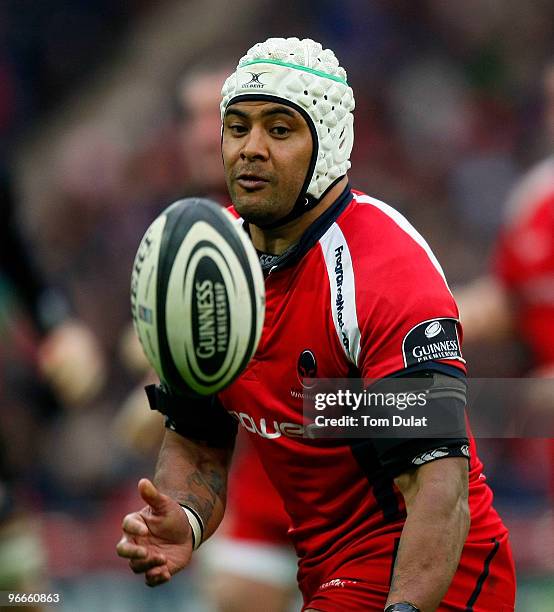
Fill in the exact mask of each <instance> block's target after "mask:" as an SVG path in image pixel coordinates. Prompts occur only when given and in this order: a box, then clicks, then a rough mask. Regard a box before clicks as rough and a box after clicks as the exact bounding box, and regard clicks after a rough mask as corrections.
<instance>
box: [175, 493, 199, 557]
mask: <svg viewBox="0 0 554 612" xmlns="http://www.w3.org/2000/svg"><path fill="white" fill-rule="evenodd" d="M179 505H180V506H181V508H182V509H183V512H184V513H185V514H186V515H187V519H188V521H189V524H190V528H191V529H192V550H196V549H197V548H198V547H199V546H200V544H202V540H203V538H204V524H203V523H202V518H201V517H200V515H199V514H198V512H196V511H195V510H194V509H193V508H191V507H190V506H185V504H179Z"/></svg>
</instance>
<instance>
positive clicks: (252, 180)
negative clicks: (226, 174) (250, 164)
mask: <svg viewBox="0 0 554 612" xmlns="http://www.w3.org/2000/svg"><path fill="white" fill-rule="evenodd" d="M236 181H237V183H238V184H239V185H240V186H241V187H242V188H243V189H245V190H247V191H257V190H258V189H263V188H264V187H265V186H266V185H267V184H268V183H269V180H268V179H266V178H265V177H263V176H260V175H258V174H253V173H250V172H243V173H241V174H239V175H238V176H237V179H236Z"/></svg>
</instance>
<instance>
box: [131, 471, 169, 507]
mask: <svg viewBox="0 0 554 612" xmlns="http://www.w3.org/2000/svg"><path fill="white" fill-rule="evenodd" d="M138 490H139V493H140V496H141V497H142V499H143V500H144V501H145V502H146V503H147V504H148V505H149V506H150V507H151V508H152V510H154V512H164V511H166V510H167V503H168V501H169V498H168V497H167V495H164V494H163V493H160V491H158V489H157V488H156V487H155V486H154V484H153V483H152V482H151V481H150V480H148V478H141V480H140V481H139V483H138Z"/></svg>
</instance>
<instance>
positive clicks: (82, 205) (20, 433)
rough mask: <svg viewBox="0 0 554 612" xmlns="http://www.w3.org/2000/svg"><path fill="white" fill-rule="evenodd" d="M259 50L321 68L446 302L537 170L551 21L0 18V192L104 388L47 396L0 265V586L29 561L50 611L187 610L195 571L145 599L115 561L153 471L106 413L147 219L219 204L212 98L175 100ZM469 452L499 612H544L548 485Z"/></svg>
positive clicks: (181, 14)
mask: <svg viewBox="0 0 554 612" xmlns="http://www.w3.org/2000/svg"><path fill="white" fill-rule="evenodd" d="M272 35H273V36H299V37H310V38H314V39H315V40H319V41H320V42H322V44H323V45H324V46H329V47H331V48H332V49H334V50H335V52H336V54H337V56H338V57H339V59H340V61H341V63H342V65H343V66H345V67H346V69H347V72H348V80H349V83H350V84H351V85H352V87H353V89H354V92H355V97H356V111H355V134H356V136H355V143H354V153H353V157H352V164H353V167H352V171H351V173H350V176H351V182H352V184H353V185H354V186H356V187H357V188H359V189H362V190H364V191H366V192H368V193H370V194H371V195H373V196H376V197H378V198H379V199H382V200H384V201H386V202H388V203H389V204H391V205H393V206H395V207H396V208H398V209H399V210H400V211H401V212H403V213H404V214H405V215H406V216H407V217H408V218H409V220H410V221H411V222H412V223H413V224H414V225H415V226H416V227H417V228H418V229H419V231H420V232H421V233H423V235H424V236H425V237H426V238H427V240H428V241H429V243H430V244H431V246H432V248H433V250H434V251H435V253H436V255H437V257H438V259H439V260H440V261H441V263H442V265H443V267H444V269H445V272H446V274H447V277H448V279H449V281H450V283H451V285H453V286H454V287H456V286H461V285H463V284H464V283H467V282H468V281H470V280H472V279H474V278H476V277H477V276H479V275H481V274H483V273H484V272H486V271H487V269H488V267H489V265H490V262H489V260H490V254H491V250H492V248H493V245H494V241H495V236H496V234H497V232H498V229H499V226H500V224H501V222H502V218H503V209H504V205H505V202H506V197H507V194H508V193H509V191H510V189H511V187H512V186H513V184H514V182H515V181H516V180H517V179H518V178H519V177H520V176H521V174H522V172H524V171H525V170H526V169H527V168H528V167H529V166H530V165H531V164H532V163H534V162H536V161H537V160H539V159H540V158H541V157H544V156H545V155H546V154H548V153H549V151H550V152H551V151H552V146H553V145H552V140H553V138H554V135H553V134H550V135H549V134H548V133H547V130H546V129H545V127H544V121H543V118H542V116H543V111H544V107H543V105H544V101H543V97H542V73H543V70H544V67H545V65H546V64H547V62H549V61H552V60H553V59H554V43H553V41H554V3H552V2H551V1H550V0H526V1H525V2H522V1H520V0H464V1H463V2H455V1H446V2H445V1H443V0H394V1H390V0H342V1H341V2H337V1H336V0H318V1H317V2H316V1H315V0H298V1H297V2H295V3H291V4H290V5H289V6H287V7H286V8H285V7H284V4H283V3H282V2H277V1H276V0H256V2H246V1H244V0H235V1H234V2H233V3H231V4H228V3H226V2H224V0H201V1H200V0H178V1H175V0H156V1H155V2H154V1H152V0H125V1H124V0H110V1H108V0H72V1H69V0H41V1H40V2H31V1H29V0H3V2H1V3H0V177H1V180H2V182H3V184H6V185H9V186H10V188H11V189H12V190H13V202H14V210H15V223H16V226H17V228H18V231H19V232H21V234H22V236H23V239H24V241H25V243H26V244H27V245H28V248H29V251H30V253H31V254H32V256H33V258H34V259H35V261H36V263H37V265H38V266H39V267H40V270H41V273H42V274H43V275H44V278H45V279H47V283H48V285H49V286H51V287H54V288H55V289H56V291H59V292H60V293H61V294H63V296H64V299H65V300H66V301H67V304H68V308H69V309H70V312H72V313H73V315H74V317H76V318H78V319H79V320H80V321H81V322H82V323H84V324H85V325H86V326H87V327H88V328H89V329H90V330H91V331H92V332H93V334H94V336H95V338H96V340H97V342H98V346H99V350H100V352H101V355H102V356H103V360H104V364H105V368H104V370H105V371H104V372H103V375H102V383H103V384H102V385H101V387H102V388H101V389H96V390H95V392H94V393H93V394H88V395H87V394H85V395H84V396H83V397H80V398H72V399H71V398H70V399H69V400H67V398H65V399H64V398H63V397H62V398H61V399H60V398H58V399H57V400H53V399H52V397H50V391H49V390H48V389H45V383H44V380H42V381H41V376H40V374H39V373H38V370H39V367H38V365H37V364H38V363H39V361H40V351H41V342H42V339H41V336H40V334H39V333H38V332H37V330H36V329H34V325H33V322H32V317H30V316H29V314H28V312H27V311H26V309H25V308H24V300H22V298H21V295H18V292H17V291H16V288H14V287H13V280H12V281H11V283H12V284H10V279H9V275H3V274H2V273H1V270H3V268H4V266H5V262H3V261H2V262H0V329H1V330H2V346H1V347H0V367H1V372H0V402H1V414H0V444H1V447H0V448H1V451H2V454H3V455H4V460H3V462H4V465H5V468H4V469H5V472H6V474H5V475H3V478H5V479H6V480H8V479H9V480H11V487H10V495H11V498H12V500H11V502H10V503H11V505H12V507H15V508H17V512H18V513H22V512H25V513H26V514H28V516H30V517H32V520H31V521H29V522H28V523H27V527H26V533H27V534H30V533H31V531H32V533H34V534H35V535H36V537H33V538H31V537H29V538H28V540H25V541H23V542H22V541H21V540H18V543H17V546H19V549H18V548H17V546H15V544H13V542H11V541H10V540H9V538H7V536H5V534H4V537H5V540H4V546H3V544H2V531H1V528H0V584H2V579H4V580H5V581H6V580H9V572H10V565H11V563H12V562H13V558H14V556H13V555H15V557H16V558H17V557H18V555H20V556H21V557H22V559H25V558H28V557H29V556H31V557H32V558H34V559H35V560H36V563H35V565H36V567H30V568H28V569H29V571H37V572H38V571H40V568H39V566H40V565H41V564H40V563H39V561H40V560H41V559H43V560H44V565H43V566H42V567H43V570H42V571H45V575H46V577H47V579H48V580H49V585H50V587H49V589H48V590H60V589H61V590H62V591H63V592H64V595H65V600H66V609H67V610H75V609H77V605H78V606H79V609H81V610H82V611H83V612H85V611H86V610H89V609H90V610H118V611H119V610H122V611H123V610H136V609H140V607H139V603H138V602H142V603H140V605H144V609H150V610H154V609H160V610H161V609H167V608H168V605H171V606H172V608H173V609H175V610H178V609H183V610H193V611H194V610H201V609H203V608H202V604H201V603H200V601H199V598H200V595H199V594H198V590H197V589H196V586H195V585H196V581H195V579H194V578H193V576H194V571H195V570H194V568H193V569H192V570H191V572H189V573H188V574H187V573H186V574H185V575H184V577H182V578H181V579H179V581H176V582H175V583H174V584H171V585H168V586H167V587H164V589H163V590H160V591H157V590H155V591H149V590H147V589H146V588H144V587H143V586H142V584H141V579H140V578H136V577H133V576H131V575H128V574H130V572H129V571H128V568H127V567H126V564H125V562H123V561H122V560H121V559H118V558H117V557H116V555H115V550H114V547H115V543H116V542H117V540H118V539H119V525H120V521H121V518H122V516H123V515H124V513H125V512H127V511H128V510H129V509H134V507H135V506H136V503H137V495H136V480H137V476H139V475H140V476H142V475H150V474H152V472H153V467H154V464H153V461H154V459H153V458H154V456H155V453H154V450H153V449H152V445H150V444H146V445H144V446H145V447H146V448H139V447H140V445H138V447H137V445H136V444H132V443H130V442H129V440H128V436H126V435H125V432H126V429H127V426H126V421H125V418H124V416H122V413H121V408H122V406H123V404H124V402H125V401H126V398H127V397H128V395H129V393H130V392H131V391H132V390H133V389H134V388H135V387H136V385H137V384H139V383H140V379H141V376H142V374H141V373H139V372H138V370H137V369H134V368H133V363H132V359H130V358H129V354H128V353H129V350H130V349H129V343H130V342H129V336H128V325H129V319H130V315H129V312H130V309H129V280H130V270H131V265H132V260H133V257H134V254H135V251H136V248H137V246H138V242H139V240H140V238H141V236H142V234H143V232H144V230H145V229H146V227H147V226H148V225H149V223H150V222H151V221H152V219H153V218H154V217H155V216H156V215H157V214H158V213H159V212H160V211H161V209H163V208H164V207H165V206H166V205H168V204H169V203H171V202H172V201H174V200H175V199H177V198H179V197H182V196H183V195H192V194H194V193H195V192H196V191H195V188H196V186H197V185H201V191H202V192H203V193H211V192H212V191H213V192H214V193H217V194H218V195H219V193H220V191H221V189H222V187H221V180H222V178H221V168H220V167H219V164H214V163H213V161H212V160H213V159H214V151H216V154H215V159H218V155H219V154H218V153H217V151H218V149H219V136H218V129H219V128H218V123H219V117H218V113H217V108H216V107H215V103H214V100H215V99H216V97H217V87H216V88H215V90H214V87H213V86H211V90H210V87H209V86H208V85H206V87H205V89H201V88H200V89H198V91H197V95H196V97H195V96H189V98H188V99H187V101H186V103H185V102H184V101H183V96H184V93H183V92H184V90H185V89H186V87H187V83H188V82H190V80H191V79H192V78H193V77H194V75H195V74H196V75H197V74H198V73H199V71H200V72H201V71H202V70H213V71H218V70H219V71H220V72H221V71H222V70H223V72H221V74H224V72H225V69H224V68H225V67H227V66H228V67H233V66H234V65H235V63H236V61H237V60H238V58H239V57H240V56H241V55H242V54H243V52H245V51H246V49H247V48H248V47H249V46H251V45H252V44H253V43H254V42H257V41H260V40H264V39H265V38H267V37H268V36H272ZM222 80H223V79H222ZM214 91H215V93H214ZM198 92H199V93H198ZM195 113H196V114H195ZM193 114H195V115H194V119H195V122H196V123H195V124H194V125H195V126H196V127H194V128H193V127H191V117H192V115H193ZM206 134H215V137H213V136H210V137H205V136H206ZM199 189H200V187H199ZM5 222H7V221H6V217H5V215H3V219H2V223H5ZM466 358H467V360H468V362H469V364H470V374H471V375H472V376H480V377H485V376H495V377H508V376H519V375H522V373H523V372H524V371H525V359H526V356H525V354H524V351H523V350H522V349H521V347H520V346H519V345H518V344H517V343H515V342H514V341H502V342H495V343H487V344H485V343H479V344H478V345H476V346H471V347H468V348H467V350H466ZM145 410H146V408H145ZM142 451H144V452H142ZM480 451H481V454H482V455H483V457H484V460H485V463H486V465H487V476H488V477H489V480H490V481H491V482H492V484H493V486H495V485H496V500H497V501H496V505H497V507H498V509H499V510H500V511H501V512H502V513H503V516H504V517H505V519H506V521H507V523H508V525H509V526H511V527H512V529H513V542H514V548H515V555H516V560H517V563H518V569H519V580H520V602H522V603H521V604H520V605H521V608H520V609H521V610H526V611H532V610H533V611H540V610H543V609H544V610H554V587H553V580H554V579H553V578H552V576H553V575H554V546H550V544H551V543H552V536H551V535H550V536H549V537H550V540H549V539H548V537H547V536H548V534H551V533H552V532H554V530H553V529H552V527H553V526H554V521H553V518H552V499H551V497H549V494H548V491H547V490H546V488H545V487H544V482H545V476H546V475H547V472H548V470H549V469H550V467H549V466H548V465H547V464H544V463H541V464H540V465H539V464H538V460H537V459H536V458H534V457H529V456H523V457H520V458H519V459H520V460H519V462H518V461H515V462H514V457H513V455H512V457H511V459H510V461H512V463H511V462H510V461H508V460H506V458H505V457H504V456H503V454H502V449H501V448H500V449H499V448H498V447H496V446H495V445H494V444H493V443H492V442H489V441H487V440H482V441H481V442H480ZM514 474H519V475H520V477H519V478H512V476H513V475H514ZM1 495H2V491H1V490H0V498H1ZM0 506H1V504H0ZM14 541H15V540H14ZM12 544H13V546H12ZM10 546H12V548H9V547H10ZM25 546H27V548H25ZM21 547H23V549H21ZM33 547H34V548H33ZM22 565H23V566H24V565H25V562H24V560H23V561H22ZM44 567H45V568H46V570H44ZM4 584H8V583H7V582H4ZM0 588H7V587H0ZM551 598H552V599H551ZM160 602H162V603H160ZM195 602H196V603H195ZM525 602H535V603H525ZM538 602H540V603H538ZM545 602H547V603H545ZM157 606H158V607H157ZM541 606H543V607H541ZM544 606H546V607H544ZM246 612H247V611H246ZM491 612H492V611H491Z"/></svg>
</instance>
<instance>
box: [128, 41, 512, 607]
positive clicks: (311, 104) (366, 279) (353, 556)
mask: <svg viewBox="0 0 554 612" xmlns="http://www.w3.org/2000/svg"><path fill="white" fill-rule="evenodd" d="M222 95H223V100H222V106H221V108H222V119H223V138H222V152H223V161H224V168H225V175H226V180H227V186H228V188H229V192H230V195H231V199H232V202H233V205H234V209H233V210H234V213H235V214H236V215H237V216H239V217H241V218H242V219H243V220H244V229H245V231H247V232H248V233H249V235H250V237H251V239H252V242H253V244H254V246H255V247H256V249H257V250H258V252H259V253H260V261H261V264H262V268H263V270H264V272H265V276H266V299H267V308H266V318H265V324H264V330H263V333H262V339H261V342H260V345H259V347H258V350H257V352H256V354H255V356H254V358H253V359H252V361H251V363H250V364H249V365H248V367H247V369H246V370H245V371H244V373H243V374H242V375H241V376H240V377H239V378H238V379H237V381H236V382H234V383H233V384H232V385H231V386H230V387H229V388H227V389H225V390H224V391H223V392H221V393H219V395H218V397H217V398H212V399H211V400H210V402H209V403H206V404H205V405H203V406H200V405H194V404H193V403H192V402H190V401H189V402H188V404H184V403H183V400H182V396H180V395H179V390H177V389H168V388H167V387H156V388H155V389H152V388H151V389H150V390H149V396H150V400H151V403H152V404H153V405H154V406H155V407H157V408H158V409H159V410H160V411H161V412H163V413H164V414H166V415H167V430H166V433H165V438H164V441H163V444H162V447H161V450H160V454H159V459H158V464H157V468H156V475H155V479H154V483H155V484H154V483H152V482H151V481H150V480H147V479H142V480H141V481H140V482H139V485H138V486H139V492H140V494H141V496H142V498H143V500H144V501H145V502H146V506H145V507H144V508H142V509H141V510H140V511H138V512H134V513H131V514H129V515H127V516H126V517H125V518H124V520H123V537H122V539H121V541H120V542H119V543H118V546H117V551H118V554H119V555H120V556H122V557H125V558H128V559H130V567H131V569H132V570H133V571H134V572H135V573H144V575H145V581H146V583H147V584H148V585H150V586H156V585H158V584H162V583H164V582H166V581H168V580H169V579H170V578H171V576H172V575H173V574H175V573H176V572H177V571H179V570H180V569H182V568H183V567H185V566H186V565H187V564H188V563H189V561H190V558H191V555H192V553H193V549H195V548H197V547H198V546H199V544H200V543H201V541H202V540H203V539H205V538H207V537H209V536H210V535H211V534H212V533H213V532H214V531H215V529H216V528H217V526H218V525H219V523H220V521H221V519H222V516H223V512H224V507H225V491H226V479H227V472H228V469H229V462H230V457H231V452H232V446H233V440H234V436H235V434H236V430H237V420H238V421H239V422H240V423H241V424H242V425H244V426H245V428H246V429H247V430H248V432H249V434H250V437H251V439H252V442H253V443H254V445H255V446H256V448H257V450H258V452H259V455H260V457H261V460H262V463H263V465H264V467H265V469H266V471H267V473H268V474H269V476H270V478H271V480H272V482H273V484H274V485H275V487H276V489H277V491H278V492H279V494H280V495H281V497H282V498H283V500H284V504H285V508H286V510H287V513H288V515H289V516H290V519H291V524H292V527H291V530H290V535H291V538H292V540H293V543H294V546H295V548H296V552H297V555H298V557H299V571H298V582H299V586H300V590H301V592H302V595H303V598H304V607H303V610H304V611H305V612H309V611H317V610H319V611H321V612H336V611H362V610H364V611H366V610H386V611H387V612H413V611H414V610H415V611H417V610H420V611H422V612H430V611H431V610H437V609H438V610H444V611H447V610H448V611H462V610H473V612H478V611H480V612H490V611H491V610H498V611H499V612H505V611H509V610H513V609H514V598H515V578H514V567H513V561H512V555H511V550H510V546H509V542H508V534H507V530H506V528H505V527H504V525H503V524H502V521H501V520H500V518H499V516H498V514H497V513H496V512H495V510H494V509H493V508H492V505H491V504H492V492H491V491H490V489H489V488H488V486H487V484H486V481H485V477H484V475H483V472H482V468H483V466H482V464H481V462H480V461H479V459H478V457H477V454H476V448H475V443H474V440H473V438H472V436H471V434H470V432H469V431H468V430H466V427H465V426H463V427H460V426H459V423H460V422H461V423H464V419H463V409H464V403H463V402H462V401H461V400H460V395H461V394H462V393H463V389H464V388H465V385H464V382H463V378H464V375H465V362H464V360H463V358H462V355H461V352H460V346H459V345H460V338H461V329H460V326H459V322H458V310H457V307H456V304H455V302H454V299H453V297H452V295H451V293H450V291H449V289H448V285H447V283H446V280H445V278H444V274H443V272H442V269H441V267H440V265H439V263H438V262H437V260H436V258H435V256H434V255H433V253H432V252H431V250H430V249H429V247H428V245H427V243H426V242H425V240H424V239H423V238H422V237H421V236H420V235H419V234H418V233H417V232H416V230H415V229H414V228H413V227H412V226H411V225H410V224H409V223H408V221H407V220H406V219H405V218H404V217H402V216H401V215H400V214H399V213H398V212H396V211H395V210H394V209H392V208H391V207H389V206H388V205H386V204H384V203H383V202H380V201H378V200H376V199H375V198H372V197H369V196H367V195H365V194H363V193H361V192H359V191H356V190H353V189H352V188H351V186H350V185H349V182H348V177H347V170H348V168H349V167H350V163H349V156H350V152H351V148H352V144H353V116H352V111H353V109H354V98H353V93H352V90H351V88H350V87H349V86H348V84H347V81H346V73H345V71H344V69H343V68H341V67H340V66H339V64H338V61H337V59H336V57H335V55H334V53H333V52H332V51H331V50H329V49H325V50H323V49H322V47H321V45H319V44H318V43H315V42H314V41H312V40H309V39H305V40H298V39H296V38H289V39H280V38H271V39H269V40H267V41H266V42H264V43H259V44H257V45H255V46H254V47H252V48H251V49H250V50H249V51H248V52H247V54H246V55H245V56H244V57H243V58H242V59H241V60H240V62H239V65H238V66H237V69H236V71H235V72H234V73H233V74H232V75H231V76H230V77H229V78H228V79H227V81H226V82H225V84H224V87H223V91H222ZM430 330H432V335H433V337H432V338H431V339H429V337H430V336H431V332H430ZM426 331H427V332H429V333H428V335H426V334H425V332H426ZM439 333H440V334H441V338H442V339H443V340H444V343H443V344H441V343H436V342H435V343H433V344H434V348H433V350H430V347H431V344H430V342H432V340H433V339H434V336H435V334H439ZM441 347H443V348H441ZM444 347H448V350H446V349H445V348H444ZM416 353H417V355H418V357H417V358H416V357H415V354H416ZM306 372H307V373H308V374H309V376H310V377H311V378H314V377H319V378H347V377H352V376H356V377H358V378H367V379H380V378H385V377H407V376H418V377H423V378H425V379H426V380H427V381H428V382H429V385H430V387H431V391H432V393H431V396H432V397H434V398H435V399H432V400H431V401H433V402H435V403H436V404H437V406H439V407H440V408H443V409H444V413H445V414H450V415H452V419H453V420H452V421H451V422H450V421H448V419H445V420H446V421H448V422H446V423H445V434H444V437H440V436H438V437H437V436H435V437H434V438H425V439H424V438H417V439H416V438H414V439H409V440H406V439H385V440H383V439H376V438H369V437H368V438H365V439H353V440H323V439H316V438H309V437H306V436H304V435H303V413H302V402H303V395H304V392H303V387H302V385H301V381H300V380H299V373H300V374H303V375H304V376H305V373H306ZM436 388H440V393H433V389H436ZM230 415H232V416H230ZM460 415H462V418H461V419H460ZM233 416H234V417H235V418H233ZM455 423H457V424H458V425H455ZM456 428H457V429H456ZM453 429H454V430H456V435H455V436H453V435H452V431H453ZM447 431H448V434H449V435H446V434H447ZM269 432H271V435H269Z"/></svg>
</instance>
